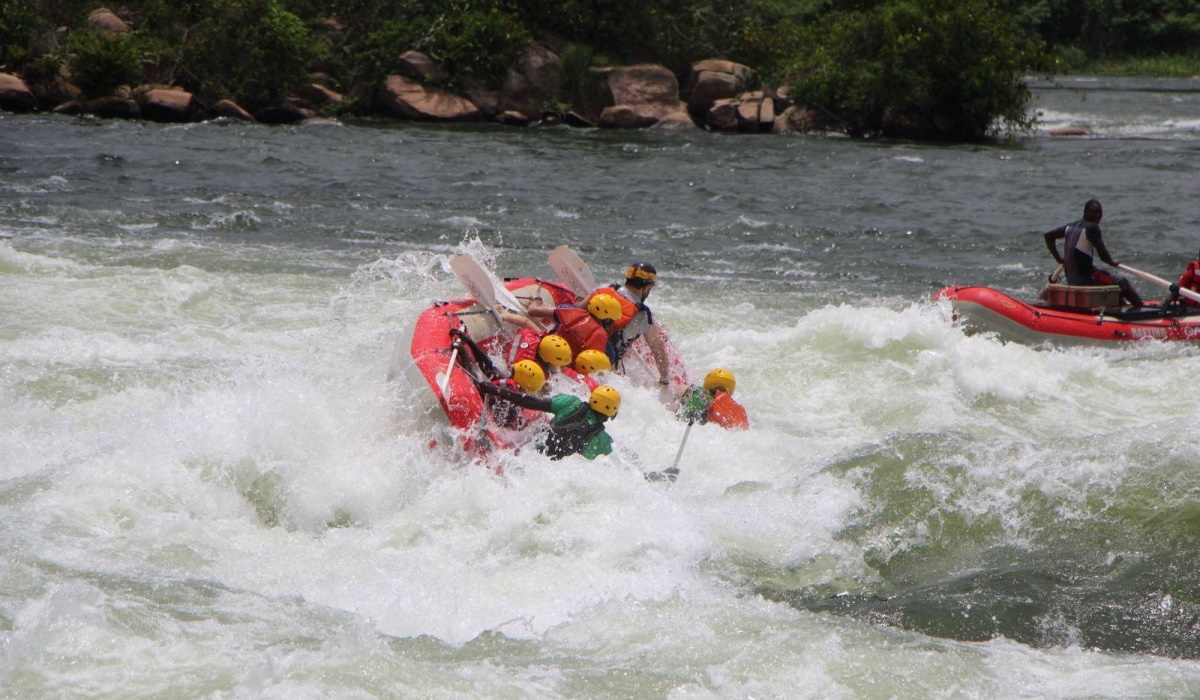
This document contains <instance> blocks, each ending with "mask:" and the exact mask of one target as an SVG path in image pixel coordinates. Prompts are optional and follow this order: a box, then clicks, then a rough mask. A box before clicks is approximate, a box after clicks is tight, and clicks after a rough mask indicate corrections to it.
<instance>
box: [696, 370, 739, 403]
mask: <svg viewBox="0 0 1200 700" xmlns="http://www.w3.org/2000/svg"><path fill="white" fill-rule="evenodd" d="M736 386H737V380H736V379H734V378H733V372H730V371H729V370H727V369H714V370H713V371H711V372H709V373H708V374H706V375H705V376H704V390H705V391H716V390H717V389H723V390H724V391H725V393H726V394H729V395H730V396H733V388H734V387H736Z"/></svg>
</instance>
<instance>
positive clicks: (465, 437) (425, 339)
mask: <svg viewBox="0 0 1200 700" xmlns="http://www.w3.org/2000/svg"><path fill="white" fill-rule="evenodd" d="M504 286H505V287H507V288H508V289H509V290H510V291H511V292H513V294H515V295H516V296H517V298H518V299H521V300H522V301H523V302H524V303H526V304H528V302H529V301H530V300H532V299H541V302H542V303H543V304H546V305H548V306H557V305H559V304H569V303H572V302H573V301H574V300H575V294H574V293H572V292H571V291H570V290H569V289H567V288H566V287H564V286H563V285H561V284H559V283H557V282H551V281H547V280H540V279H536V278H532V277H522V278H517V279H513V280H508V281H506V282H505V284H504ZM452 328H453V329H458V330H461V331H463V332H464V333H465V334H466V335H467V337H469V338H471V339H472V340H473V341H475V342H476V343H478V344H480V345H481V346H482V347H484V348H485V349H491V347H490V346H491V345H492V344H494V343H495V342H496V341H498V340H500V339H499V338H495V340H493V341H491V343H489V340H490V339H493V337H495V336H497V334H498V333H499V331H500V324H499V323H498V321H497V320H496V317H495V316H494V315H493V314H491V313H490V311H489V310H488V309H485V308H484V307H482V306H481V305H479V304H478V303H476V301H475V300H474V299H470V298H467V299H459V300H453V301H435V302H434V303H433V305H432V306H430V307H429V308H428V309H426V310H425V311H423V312H421V315H420V316H418V317H417V320H416V324H415V326H414V328H413V333H412V342H411V344H410V347H409V353H410V355H411V357H412V363H413V367H415V369H416V370H417V371H418V372H419V373H420V374H421V376H422V377H424V379H425V382H426V383H427V384H428V385H429V390H430V391H431V392H432V393H433V396H434V398H436V400H437V403H438V404H439V405H440V406H441V409H442V410H443V411H444V412H445V414H446V418H447V419H449V421H450V425H451V427H453V428H455V429H457V431H458V433H459V435H460V438H459V439H460V441H461V443H462V446H463V449H464V450H466V451H467V452H471V453H475V454H479V455H483V454H486V453H487V452H490V451H491V450H493V449H510V448H514V447H516V446H517V444H518V438H519V437H520V436H519V435H514V434H512V433H511V431H507V430H505V429H504V428H500V427H498V426H495V425H492V424H491V423H490V422H489V421H488V419H487V418H488V417H487V416H486V415H485V413H484V405H483V398H482V397H481V396H480V395H479V391H478V390H477V389H476V388H475V383H474V382H473V381H472V379H471V375H470V374H468V371H467V370H466V369H465V367H466V366H467V365H466V364H464V363H465V362H466V361H467V360H466V358H465V357H464V354H466V353H469V352H470V351H469V350H468V349H467V348H466V347H465V346H463V347H462V348H461V349H460V350H459V351H458V353H457V354H455V352H454V350H453V348H452V344H453V341H454V338H453V337H451V335H450V330H451V329H452ZM451 357H454V364H453V365H451V364H450V362H451ZM447 372H448V373H449V376H448V377H447ZM443 382H444V383H445V387H446V391H445V394H443V393H442V386H443Z"/></svg>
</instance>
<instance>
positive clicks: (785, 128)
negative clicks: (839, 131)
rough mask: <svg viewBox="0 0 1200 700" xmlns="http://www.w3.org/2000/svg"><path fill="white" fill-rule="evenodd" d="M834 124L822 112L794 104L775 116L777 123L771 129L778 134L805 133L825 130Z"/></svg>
mask: <svg viewBox="0 0 1200 700" xmlns="http://www.w3.org/2000/svg"><path fill="white" fill-rule="evenodd" d="M831 126H832V125H831V124H830V121H829V119H828V118H826V117H825V116H824V115H823V114H822V113H820V112H818V111H816V110H812V109H807V108H805V107H801V106H799V105H792V106H791V107H788V108H787V109H785V110H783V112H782V113H781V114H779V115H778V116H776V117H775V125H774V126H773V127H772V129H771V131H772V132H774V133H776V134H791V133H805V132H809V131H825V130H828V129H830V127H831Z"/></svg>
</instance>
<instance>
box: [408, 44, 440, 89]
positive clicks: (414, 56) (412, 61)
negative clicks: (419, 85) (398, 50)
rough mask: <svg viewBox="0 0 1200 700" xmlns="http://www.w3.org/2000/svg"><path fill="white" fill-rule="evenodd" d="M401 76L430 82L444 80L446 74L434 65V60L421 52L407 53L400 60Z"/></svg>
mask: <svg viewBox="0 0 1200 700" xmlns="http://www.w3.org/2000/svg"><path fill="white" fill-rule="evenodd" d="M398 62H399V69H400V74H401V75H403V76H404V77H406V78H412V79H413V80H420V81H421V82H430V81H438V80H443V79H444V78H445V77H446V74H445V72H443V71H442V69H441V68H439V67H438V64H436V63H434V61H433V59H432V58H430V57H429V56H426V55H425V54H423V53H421V52H420V51H405V52H404V53H402V54H400V58H399V61H398Z"/></svg>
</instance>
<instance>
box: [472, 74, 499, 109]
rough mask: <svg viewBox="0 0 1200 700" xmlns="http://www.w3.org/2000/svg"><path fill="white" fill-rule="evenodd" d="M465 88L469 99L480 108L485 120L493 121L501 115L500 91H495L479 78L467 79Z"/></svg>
mask: <svg viewBox="0 0 1200 700" xmlns="http://www.w3.org/2000/svg"><path fill="white" fill-rule="evenodd" d="M463 86H464V87H465V88H466V90H467V98H468V99H470V100H471V103H472V104H474V105H475V106H476V107H478V108H479V111H480V112H482V113H483V116H484V117H485V118H487V119H491V118H493V117H495V116H496V115H498V114H500V91H499V90H493V89H492V88H490V87H488V84H487V83H486V82H484V81H482V80H480V79H479V78H465V79H463Z"/></svg>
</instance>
